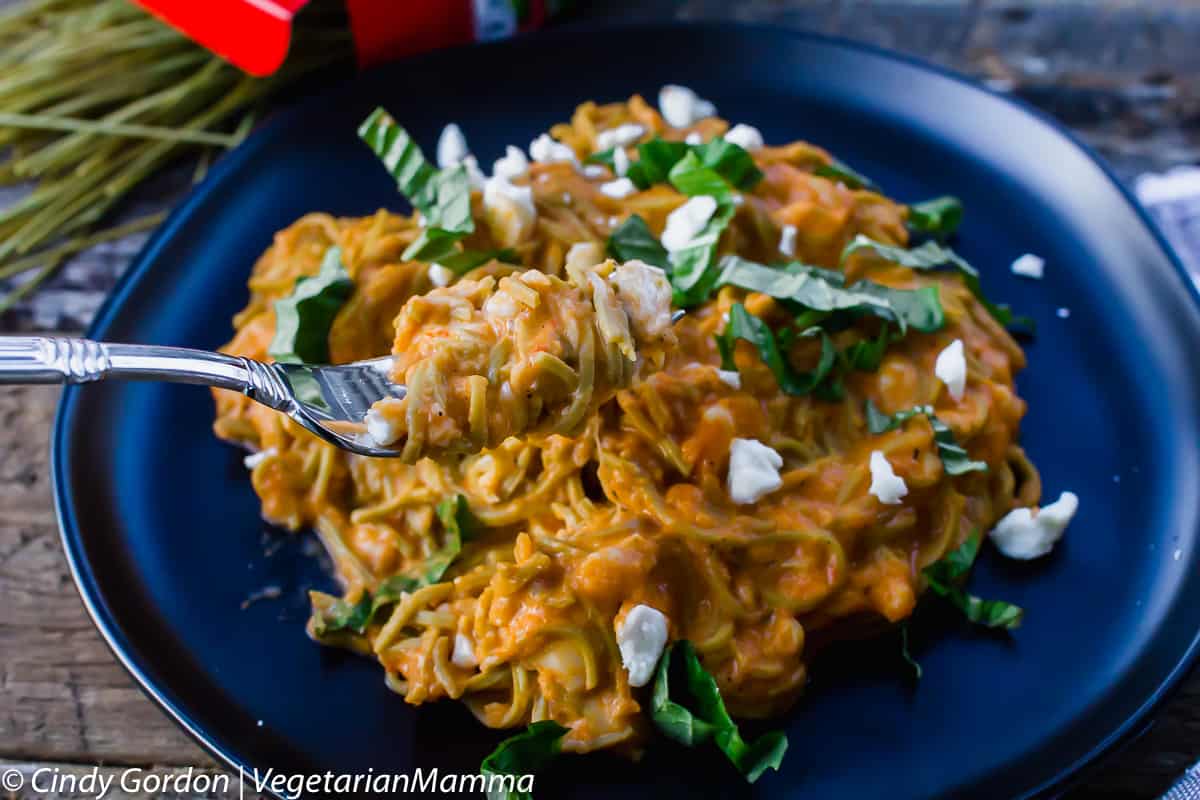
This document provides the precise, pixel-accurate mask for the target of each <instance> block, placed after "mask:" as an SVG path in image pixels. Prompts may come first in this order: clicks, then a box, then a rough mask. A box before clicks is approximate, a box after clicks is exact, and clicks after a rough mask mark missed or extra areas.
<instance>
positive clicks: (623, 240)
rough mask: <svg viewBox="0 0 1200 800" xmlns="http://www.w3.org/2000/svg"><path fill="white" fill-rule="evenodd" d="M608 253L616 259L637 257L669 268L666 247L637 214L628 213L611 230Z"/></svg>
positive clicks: (629, 259) (648, 262) (669, 259)
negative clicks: (624, 218) (628, 214)
mask: <svg viewBox="0 0 1200 800" xmlns="http://www.w3.org/2000/svg"><path fill="white" fill-rule="evenodd" d="M608 254H609V255H610V256H612V257H613V258H615V259H616V260H617V261H631V260H634V259H637V260H640V261H645V262H646V263H647V264H651V265H653V266H656V267H660V268H662V269H664V270H669V269H670V268H671V258H670V256H669V255H667V248H665V247H663V246H662V242H660V241H659V240H658V237H657V236H655V235H654V233H653V232H652V231H651V230H650V226H649V225H647V224H646V220H644V219H642V218H641V217H639V216H638V215H637V214H632V215H630V217H629V218H628V219H626V220H625V221H624V222H622V223H621V224H620V225H618V226H617V227H616V228H615V229H614V230H613V232H612V234H611V235H610V236H609V237H608Z"/></svg>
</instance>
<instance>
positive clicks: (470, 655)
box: [450, 633, 479, 669]
mask: <svg viewBox="0 0 1200 800" xmlns="http://www.w3.org/2000/svg"><path fill="white" fill-rule="evenodd" d="M450 663H451V664H453V665H454V666H456V667H462V668H463V669H475V667H477V666H479V660H478V659H477V658H475V647H474V645H472V644H471V640H470V639H468V638H467V637H466V636H464V635H463V634H461V633H456V634H454V652H453V653H451V655H450Z"/></svg>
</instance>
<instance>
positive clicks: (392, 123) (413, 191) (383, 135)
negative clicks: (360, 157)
mask: <svg viewBox="0 0 1200 800" xmlns="http://www.w3.org/2000/svg"><path fill="white" fill-rule="evenodd" d="M358 135H359V138H361V139H362V140H363V141H364V142H366V143H367V146H368V147H370V148H371V149H372V150H373V151H374V152H375V155H377V156H379V158H380V160H381V161H383V165H384V166H385V167H387V170H388V172H390V173H391V174H392V177H393V178H395V179H396V185H397V187H398V188H399V189H400V193H401V194H402V195H404V196H405V197H407V198H408V199H409V200H410V201H412V202H413V205H416V201H415V199H414V198H417V197H423V196H424V193H425V185H426V184H427V183H429V181H430V179H431V178H433V176H434V175H435V174H437V170H436V169H435V168H434V167H433V165H432V164H430V163H429V162H428V161H426V160H425V156H424V154H422V153H421V148H420V147H418V146H417V143H416V142H414V141H413V139H412V137H411V136H409V135H408V131H406V130H404V128H402V127H400V125H399V124H397V122H396V120H394V119H392V116H391V115H390V114H388V113H387V111H385V110H383V109H382V108H376V109H375V110H374V111H372V112H371V115H370V116H369V117H367V118H366V119H365V120H364V121H363V123H362V124H361V125H359V126H358Z"/></svg>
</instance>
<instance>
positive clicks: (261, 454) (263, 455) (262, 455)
mask: <svg viewBox="0 0 1200 800" xmlns="http://www.w3.org/2000/svg"><path fill="white" fill-rule="evenodd" d="M278 454H279V451H278V450H276V449H275V448H274V447H268V448H267V449H266V450H259V451H258V452H257V453H251V454H250V455H248V456H246V457H245V458H243V459H242V463H243V464H245V465H246V469H254V468H255V467H257V466H258V465H259V464H261V463H263V462H264V461H266V460H267V459H268V458H270V457H271V456H275V455H278Z"/></svg>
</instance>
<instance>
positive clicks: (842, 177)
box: [813, 158, 879, 192]
mask: <svg viewBox="0 0 1200 800" xmlns="http://www.w3.org/2000/svg"><path fill="white" fill-rule="evenodd" d="M813 174H814V175H820V176H821V177H822V178H829V179H830V180H834V181H837V182H839V183H841V184H843V185H844V186H846V188H848V189H867V190H869V191H872V192H878V191H879V187H878V186H877V185H876V184H875V181H873V180H871V179H870V178H868V177H867V176H866V175H863V174H862V173H861V172H859V171H858V170H856V169H854V168H853V167H851V166H850V165H849V164H847V163H845V162H843V161H838V160H837V159H836V158H835V159H833V161H832V162H831V163H829V164H822V165H821V166H819V167H817V168H816V169H814V170H813Z"/></svg>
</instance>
